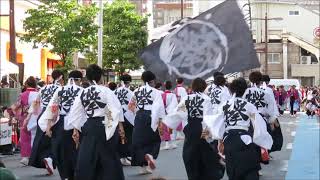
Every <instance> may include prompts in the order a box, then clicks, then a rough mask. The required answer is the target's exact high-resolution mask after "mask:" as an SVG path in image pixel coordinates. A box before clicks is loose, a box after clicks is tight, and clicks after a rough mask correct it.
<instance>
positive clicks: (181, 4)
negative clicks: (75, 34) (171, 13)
mask: <svg viewBox="0 0 320 180" xmlns="http://www.w3.org/2000/svg"><path fill="white" fill-rule="evenodd" d="M180 8H181V19H183V0H181V1H180Z"/></svg>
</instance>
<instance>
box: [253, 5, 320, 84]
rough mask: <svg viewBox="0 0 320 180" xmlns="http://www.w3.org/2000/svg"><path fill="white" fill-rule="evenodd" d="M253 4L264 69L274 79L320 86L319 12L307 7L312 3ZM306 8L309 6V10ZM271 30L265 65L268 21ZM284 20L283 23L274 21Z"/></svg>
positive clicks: (262, 68)
mask: <svg viewBox="0 0 320 180" xmlns="http://www.w3.org/2000/svg"><path fill="white" fill-rule="evenodd" d="M300 3H304V4H297V3H295V2H276V1H272V0H271V1H255V2H253V3H252V17H253V20H252V24H253V26H252V27H253V29H252V32H253V35H254V39H255V41H256V48H257V53H258V57H259V58H260V62H261V65H262V67H261V70H262V71H263V72H265V67H266V65H267V72H266V73H267V74H270V75H271V77H272V78H284V79H287V78H294V79H299V80H300V81H301V84H302V85H319V84H320V79H319V76H320V63H319V54H320V46H319V45H320V44H319V38H320V37H317V36H316V35H315V33H314V32H315V30H316V29H317V28H319V22H320V19H319V15H320V14H319V11H315V9H313V8H312V7H319V4H320V2H319V1H318V4H314V6H312V4H307V3H310V1H304V2H303V1H300ZM305 5H309V7H308V8H306V6H305ZM266 16H267V19H270V20H267V26H268V27H267V28H268V31H267V32H268V61H267V63H266V62H265V51H264V47H265V45H264V42H265V38H264V37H265V32H266V31H265V20H260V19H265V17H266ZM271 19H281V20H271Z"/></svg>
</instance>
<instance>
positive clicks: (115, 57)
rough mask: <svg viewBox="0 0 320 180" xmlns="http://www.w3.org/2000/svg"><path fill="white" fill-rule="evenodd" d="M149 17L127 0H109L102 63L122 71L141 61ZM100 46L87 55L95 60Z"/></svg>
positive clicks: (133, 67)
mask: <svg viewBox="0 0 320 180" xmlns="http://www.w3.org/2000/svg"><path fill="white" fill-rule="evenodd" d="M147 40H148V33H147V17H142V16H140V15H139V14H137V12H136V10H135V6H134V5H133V4H132V3H130V2H128V1H126V0H115V1H114V2H113V3H112V4H108V3H106V4H105V6H104V10H103V66H104V67H105V68H109V69H113V70H114V71H116V72H120V73H123V72H125V71H126V70H136V69H139V68H140V66H141V65H142V62H141V60H139V57H138V55H139V52H140V51H141V50H142V49H143V48H144V47H145V46H146V45H147ZM96 48H97V46H95V47H94V51H93V53H89V54H87V55H86V56H87V57H88V58H89V59H90V60H91V62H96V58H97V56H96V53H97V49H96Z"/></svg>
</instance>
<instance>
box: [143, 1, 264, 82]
mask: <svg viewBox="0 0 320 180" xmlns="http://www.w3.org/2000/svg"><path fill="white" fill-rule="evenodd" d="M162 33H163V32H162ZM164 34H165V33H164ZM140 58H141V59H142V61H143V63H144V67H145V69H146V70H150V71H152V72H154V73H155V74H156V76H157V79H158V80H161V81H163V80H172V81H174V80H175V79H176V78H177V77H183V78H185V79H186V80H187V81H188V80H192V79H195V78H197V77H202V78H208V77H209V76H212V74H213V73H214V72H216V71H220V72H223V73H225V74H227V73H233V72H241V71H244V70H248V69H253V68H257V67H260V64H259V61H258V58H257V55H256V51H255V50H254V45H253V40H252V35H251V32H250V30H249V27H248V25H247V23H246V21H245V20H244V16H243V14H242V12H241V9H240V8H239V6H238V4H237V2H236V1H235V0H227V1H225V2H223V3H221V4H219V5H217V6H215V7H213V8H212V9H210V10H208V11H206V12H204V13H202V14H200V15H199V16H197V17H195V18H193V19H183V20H181V21H177V22H175V23H173V24H171V25H170V26H169V27H168V33H167V35H166V36H165V37H162V38H161V39H159V40H157V41H155V42H153V43H151V44H150V45H149V46H147V47H146V48H145V49H144V50H143V51H142V53H141V56H140Z"/></svg>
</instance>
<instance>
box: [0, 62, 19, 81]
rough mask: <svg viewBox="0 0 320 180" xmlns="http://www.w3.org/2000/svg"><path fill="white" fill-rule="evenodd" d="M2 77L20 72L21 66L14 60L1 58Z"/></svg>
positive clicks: (0, 73) (0, 75) (0, 72)
mask: <svg viewBox="0 0 320 180" xmlns="http://www.w3.org/2000/svg"><path fill="white" fill-rule="evenodd" d="M0 62H1V64H0V77H1V78H2V77H3V76H6V75H9V74H19V67H18V66H17V65H15V64H13V63H12V62H9V61H6V60H1V61H0Z"/></svg>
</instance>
